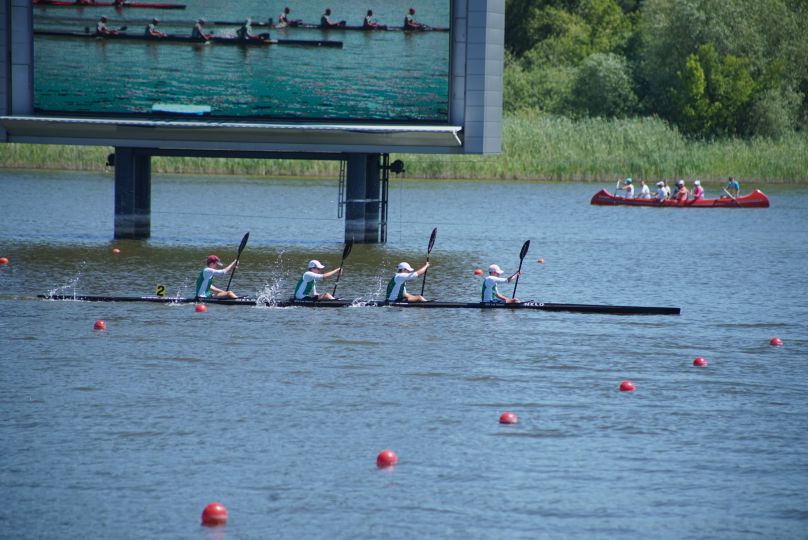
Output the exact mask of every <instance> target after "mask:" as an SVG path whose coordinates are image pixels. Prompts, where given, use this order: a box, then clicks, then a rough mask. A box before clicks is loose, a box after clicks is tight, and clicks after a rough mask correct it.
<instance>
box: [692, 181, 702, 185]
mask: <svg viewBox="0 0 808 540" xmlns="http://www.w3.org/2000/svg"><path fill="white" fill-rule="evenodd" d="M693 183H694V184H696V185H697V186H700V185H701V180H696V181H695V182H693Z"/></svg>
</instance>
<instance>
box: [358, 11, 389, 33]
mask: <svg viewBox="0 0 808 540" xmlns="http://www.w3.org/2000/svg"><path fill="white" fill-rule="evenodd" d="M362 28H365V29H366V30H387V25H386V24H379V23H378V22H376V19H374V18H373V10H372V9H369V10H368V14H367V15H365V19H364V20H363V21H362Z"/></svg>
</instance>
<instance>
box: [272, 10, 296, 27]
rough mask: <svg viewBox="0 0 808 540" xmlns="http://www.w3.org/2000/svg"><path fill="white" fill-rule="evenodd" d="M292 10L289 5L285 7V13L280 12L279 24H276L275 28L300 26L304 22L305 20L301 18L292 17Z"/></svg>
mask: <svg viewBox="0 0 808 540" xmlns="http://www.w3.org/2000/svg"><path fill="white" fill-rule="evenodd" d="M291 12H292V10H291V9H289V7H288V6H287V7H285V8H283V13H281V14H280V16H279V17H278V24H276V25H275V28H286V27H287V26H300V25H301V24H303V21H301V20H300V19H290V18H289V14H290V13H291Z"/></svg>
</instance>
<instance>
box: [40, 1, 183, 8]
mask: <svg viewBox="0 0 808 540" xmlns="http://www.w3.org/2000/svg"><path fill="white" fill-rule="evenodd" d="M34 6H36V7H42V8H47V7H75V8H92V7H119V8H141V9H185V4H163V3H157V2H126V3H124V4H121V5H120V6H116V5H115V2H96V3H94V4H77V3H75V2H64V1H60V0H46V1H43V0H40V1H38V2H34Z"/></svg>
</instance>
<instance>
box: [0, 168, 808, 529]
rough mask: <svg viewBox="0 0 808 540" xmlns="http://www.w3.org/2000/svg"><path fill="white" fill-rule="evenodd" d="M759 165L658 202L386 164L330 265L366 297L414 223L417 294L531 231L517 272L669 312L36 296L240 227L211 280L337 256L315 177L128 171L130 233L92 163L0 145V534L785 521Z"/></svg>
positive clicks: (787, 486) (803, 391) (533, 282)
mask: <svg viewBox="0 0 808 540" xmlns="http://www.w3.org/2000/svg"><path fill="white" fill-rule="evenodd" d="M744 187H745V188H746V187H751V186H744ZM760 187H762V188H763V189H764V191H765V192H766V193H767V194H768V195H769V196H770V198H771V201H772V207H771V208H769V209H748V210H735V209H712V210H699V209H686V210H682V209H655V208H649V209H644V208H619V207H613V208H605V207H594V206H590V205H589V198H590V197H591V195H592V194H594V193H595V191H597V189H598V188H599V186H595V185H591V184H590V185H568V184H540V183H499V182H430V183H421V182H412V181H410V182H401V181H399V180H393V181H392V183H391V186H390V224H389V225H390V227H389V242H388V243H387V244H386V245H381V246H359V245H357V246H355V247H354V249H353V252H352V253H351V255H350V256H349V258H348V260H346V262H345V268H346V271H345V274H344V275H343V277H342V278H341V280H340V282H339V291H338V292H339V295H340V296H342V297H343V298H363V299H368V298H378V297H379V295H380V294H381V289H382V288H383V286H384V284H385V283H386V281H387V279H388V278H389V276H390V275H391V273H392V271H393V269H394V267H395V264H396V263H398V262H399V261H400V260H407V261H409V262H410V263H412V264H413V265H417V264H420V263H422V262H423V260H424V258H425V256H426V247H427V242H428V239H429V234H430V232H431V230H432V228H433V227H437V228H438V237H437V241H436V243H435V247H434V249H433V251H432V254H431V256H430V261H431V262H432V263H433V266H432V268H431V269H430V271H429V274H428V278H427V282H426V287H425V294H426V295H427V296H429V297H430V298H436V299H442V300H461V301H474V300H476V299H477V298H478V297H479V287H480V283H479V278H476V277H475V276H474V275H473V273H472V272H473V270H474V268H477V267H483V268H484V267H486V266H487V265H488V264H490V263H492V262H496V263H498V264H500V265H501V266H503V267H504V268H505V270H506V271H513V270H515V268H516V267H517V265H518V263H519V257H518V256H519V248H520V247H521V245H522V243H523V242H524V241H525V240H527V239H530V240H531V249H530V252H529V254H528V256H527V257H526V258H525V261H524V265H523V271H524V275H523V276H522V277H521V278H520V281H519V285H518V293H517V295H518V296H520V297H522V298H524V299H536V300H544V301H552V302H569V303H603V304H629V305H657V306H680V307H681V308H682V315H681V316H678V317H671V316H650V317H619V316H608V315H585V314H574V313H545V312H490V311H485V312H480V311H477V310H447V311H444V310H402V309H396V308H346V309H337V310H312V309H304V308H286V309H279V308H247V307H224V306H211V307H210V309H209V311H208V312H207V313H196V312H195V311H194V307H193V305H187V304H186V305H149V304H125V303H103V304H102V303H87V302H63V301H61V302H57V301H45V300H39V299H37V298H36V295H38V294H47V293H48V292H57V293H60V294H72V293H73V292H76V293H79V294H104V295H105V294H113V295H129V296H137V295H145V294H151V293H153V291H154V288H155V287H156V286H157V285H158V284H162V285H165V286H166V288H167V289H168V291H169V294H172V295H180V296H185V295H190V294H191V293H192V289H193V283H194V280H195V278H196V274H197V273H198V272H199V270H200V269H201V267H202V262H203V260H204V257H205V256H206V255H208V254H209V253H217V254H219V255H220V256H221V257H222V258H223V259H225V260H227V259H232V257H234V256H235V252H236V248H237V246H238V242H239V240H240V239H241V237H242V235H243V234H244V233H245V232H247V231H250V242H249V244H248V246H247V249H246V250H245V251H244V254H243V255H242V258H241V265H240V267H239V269H238V271H237V272H236V275H235V277H234V279H233V287H232V288H233V289H234V290H236V291H237V292H238V293H240V294H244V295H250V296H254V295H266V296H269V297H275V298H286V297H287V296H288V295H289V294H290V292H291V290H292V288H293V286H294V283H295V282H296V280H297V278H298V277H299V274H300V273H301V272H302V271H303V269H304V266H305V263H306V261H308V260H309V259H310V258H313V257H317V258H319V259H321V260H322V261H324V262H326V263H327V264H329V265H331V266H334V265H337V264H339V259H340V255H341V252H342V244H341V241H342V230H343V224H342V221H341V220H340V219H338V218H337V216H336V214H337V205H336V197H337V186H336V183H335V182H333V181H311V180H264V179H240V178H218V177H173V176H155V178H154V181H153V188H152V196H153V201H152V210H153V215H152V237H151V239H150V240H148V241H144V242H134V241H127V242H115V241H113V240H112V226H113V183H112V178H111V176H109V175H101V174H94V173H44V172H26V171H7V170H6V171H0V190H2V194H3V197H2V200H3V205H2V206H3V212H2V217H0V256H2V257H7V258H8V259H9V264H8V265H5V266H0V285H2V287H0V309H2V313H3V316H2V318H0V343H1V344H2V345H0V347H1V348H2V352H3V369H2V370H1V371H0V407H2V409H0V410H2V413H3V414H2V415H1V416H0V456H1V457H0V530H1V531H2V533H0V536H1V537H4V538H60V539H62V538H144V537H155V538H178V539H188V538H200V539H208V538H217V539H218V538H230V539H236V538H238V539H242V538H256V539H263V538H271V537H277V538H380V537H390V538H542V537H548V538H603V537H606V538H617V537H626V536H628V537H634V538H638V537H639V538H642V537H648V536H652V535H653V536H654V537H659V538H677V539H678V538H800V537H803V538H804V537H806V536H808V495H806V490H805V486H806V485H808V450H806V445H808V400H807V399H806V397H808V392H807V391H808V382H806V373H807V372H808V368H807V367H806V363H807V362H808V354H806V353H808V328H807V325H806V321H808V302H806V299H805V298H806V292H808V277H806V262H807V261H808V257H806V255H808V232H806V227H805V222H806V217H808V214H806V211H805V208H806V206H808V190H806V189H805V188H782V187H775V186H760ZM709 188H710V186H708V193H710V191H711V190H710V189H709ZM712 191H713V192H715V191H716V190H715V188H713V189H712ZM113 247H118V248H119V249H120V250H121V252H120V253H119V254H113V253H112V248H113ZM538 258H543V259H544V261H545V262H544V264H539V263H537V262H536V259H538ZM220 285H221V283H220ZM331 286H333V284H328V283H327V284H326V289H327V290H330V288H331ZM414 288H415V289H416V290H417V289H420V282H419V284H418V285H415V287H414ZM506 291H507V292H510V287H507V288H506ZM97 319H103V320H105V321H106V323H107V330H106V331H103V332H98V331H94V330H93V322H94V321H95V320H97ZM773 336H779V337H781V338H782V339H783V341H784V346H783V347H780V348H774V347H770V346H769V344H768V343H769V340H770V339H771V338H772V337H773ZM696 356H704V357H706V358H707V359H708V361H709V366H708V367H706V368H696V367H693V366H692V361H693V358H694V357H696ZM625 379H628V380H632V381H633V382H634V383H635V385H636V387H637V390H636V391H635V392H633V393H621V392H619V391H618V385H619V383H620V381H622V380H625ZM504 411H513V412H515V413H516V414H517V415H518V417H519V423H518V424H516V425H512V426H504V425H500V424H499V423H498V418H499V415H500V414H501V413H502V412H504ZM384 448H391V449H393V450H395V451H396V452H397V454H398V456H399V464H398V465H397V466H396V467H395V468H394V469H393V470H386V471H382V470H378V469H377V468H376V466H375V458H376V455H377V454H378V452H379V451H381V450H382V449H384ZM212 501H219V502H221V503H223V504H224V505H225V506H227V508H228V510H229V513H230V520H229V522H228V524H227V526H226V527H224V528H223V529H218V530H215V531H213V530H209V529H204V528H202V527H200V524H199V522H200V514H201V511H202V509H203V507H204V506H205V505H206V504H207V503H209V502H212Z"/></svg>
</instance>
